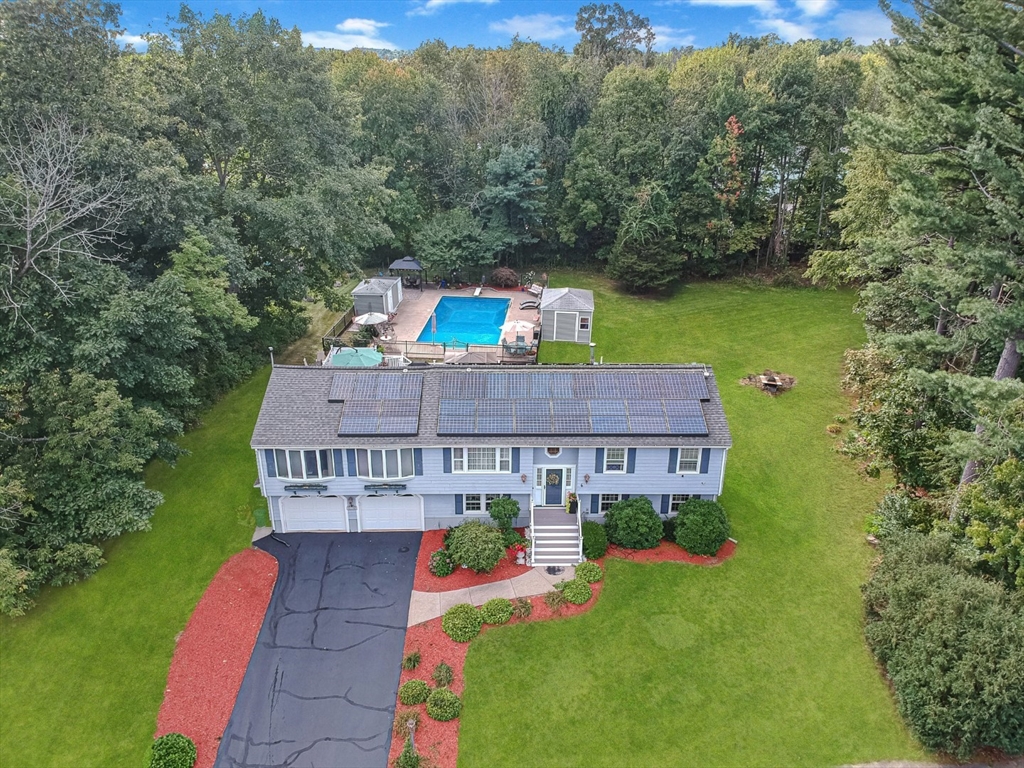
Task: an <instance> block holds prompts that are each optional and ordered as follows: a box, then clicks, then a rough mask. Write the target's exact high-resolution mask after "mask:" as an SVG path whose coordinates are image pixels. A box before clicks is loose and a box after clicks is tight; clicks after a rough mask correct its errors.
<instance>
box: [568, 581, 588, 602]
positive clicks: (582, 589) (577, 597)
mask: <svg viewBox="0 0 1024 768" xmlns="http://www.w3.org/2000/svg"><path fill="white" fill-rule="evenodd" d="M593 594H594V592H593V590H592V589H591V588H590V585H589V584H587V582H585V581H584V580H583V579H573V580H572V581H567V582H565V585H564V586H563V587H562V595H564V596H565V599H566V600H567V601H568V602H570V603H572V604H573V605H583V604H584V603H585V602H587V600H589V599H590V598H591V597H592V596H593Z"/></svg>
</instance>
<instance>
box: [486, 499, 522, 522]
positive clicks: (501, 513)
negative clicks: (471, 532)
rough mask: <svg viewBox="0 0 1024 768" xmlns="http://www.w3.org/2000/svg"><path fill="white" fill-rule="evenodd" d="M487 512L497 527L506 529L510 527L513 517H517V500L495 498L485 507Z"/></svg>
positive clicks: (513, 520)
mask: <svg viewBox="0 0 1024 768" xmlns="http://www.w3.org/2000/svg"><path fill="white" fill-rule="evenodd" d="M487 514H489V515H490V516H491V520H493V521H494V522H495V524H496V525H497V526H498V527H499V528H501V529H502V530H508V529H510V528H511V527H512V523H514V522H515V519H516V518H517V517H519V502H518V501H516V500H515V499H506V498H505V497H502V498H500V499H495V500H494V501H492V502H491V506H490V507H489V508H488V509H487Z"/></svg>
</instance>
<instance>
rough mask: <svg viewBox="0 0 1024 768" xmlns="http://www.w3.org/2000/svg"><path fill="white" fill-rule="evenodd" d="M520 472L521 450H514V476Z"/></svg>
mask: <svg viewBox="0 0 1024 768" xmlns="http://www.w3.org/2000/svg"><path fill="white" fill-rule="evenodd" d="M518 471H519V449H518V448H513V449H512V474H515V473H516V472H518Z"/></svg>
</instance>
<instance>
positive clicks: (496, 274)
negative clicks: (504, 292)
mask: <svg viewBox="0 0 1024 768" xmlns="http://www.w3.org/2000/svg"><path fill="white" fill-rule="evenodd" d="M491 285H496V286H498V287H499V288H515V287H516V286H517V285H519V275H518V274H516V271H515V270H514V269H510V268H509V267H498V268H497V269H495V270H494V271H493V272H491Z"/></svg>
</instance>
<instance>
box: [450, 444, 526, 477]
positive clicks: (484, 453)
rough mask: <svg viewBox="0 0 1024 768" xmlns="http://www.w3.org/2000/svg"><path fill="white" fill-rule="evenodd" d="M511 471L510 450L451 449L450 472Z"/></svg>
mask: <svg viewBox="0 0 1024 768" xmlns="http://www.w3.org/2000/svg"><path fill="white" fill-rule="evenodd" d="M511 471H512V449H511V448H452V472H492V473H493V472H511Z"/></svg>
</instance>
